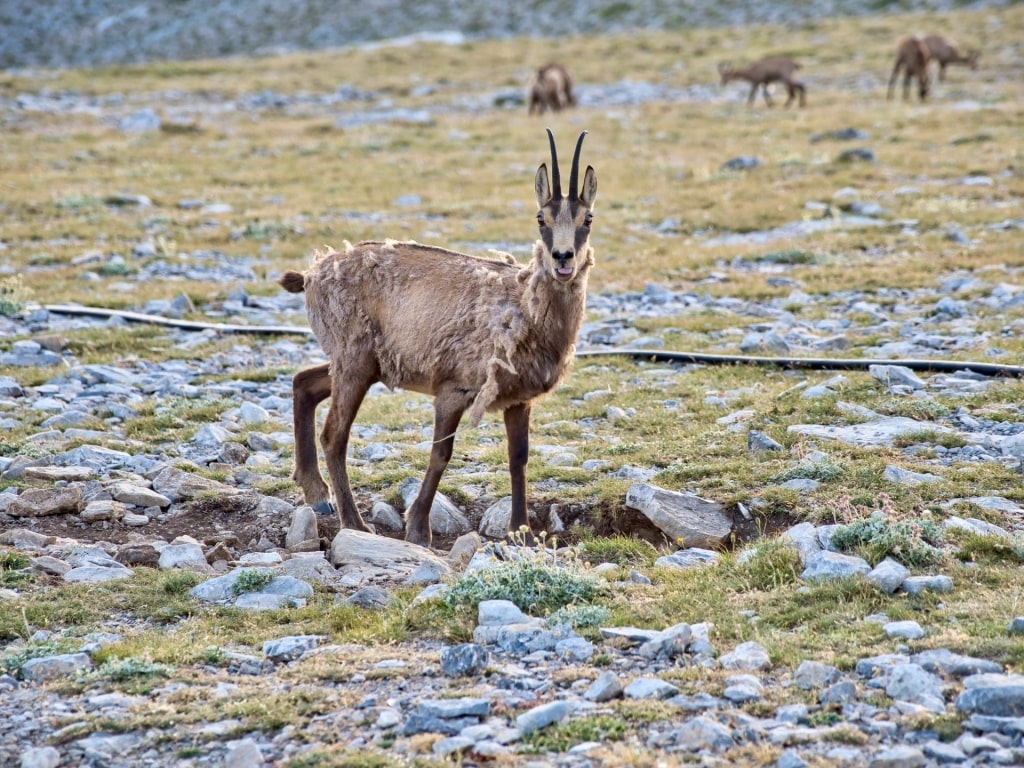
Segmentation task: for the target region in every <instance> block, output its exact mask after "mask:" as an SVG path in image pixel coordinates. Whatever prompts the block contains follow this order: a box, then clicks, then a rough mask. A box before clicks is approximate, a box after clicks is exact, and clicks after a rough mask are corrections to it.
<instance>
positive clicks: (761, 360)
mask: <svg viewBox="0 0 1024 768" xmlns="http://www.w3.org/2000/svg"><path fill="white" fill-rule="evenodd" d="M44 309H46V310H47V311H48V312H53V313H54V314H57V315H80V316H87V317H108V318H109V317H120V318H122V319H124V320H128V321H130V322H135V323H149V324H150V325H163V326H167V327H170V328H181V329H184V330H187V331H208V330H213V331H218V332H219V333H250V334H276V335H301V336H312V335H313V332H312V331H311V330H310V329H309V328H306V327H303V326H299V325H234V324H231V323H200V322H195V321H192V320H178V319H175V318H170V317H163V316H161V315H148V314H144V313H142V312H129V311H127V310H122V309H107V308H105V307H86V306H80V305H77V304H47V305H45V306H44ZM576 357H581V358H595V357H630V358H633V359H635V360H646V361H648V362H651V363H700V364H703V365H764V366H769V365H770V366H775V367H777V368H808V369H812V370H824V371H864V370H867V369H868V368H869V367H870V366H872V365H901V366H903V367H905V368H909V369H910V370H912V371H922V372H928V373H955V372H957V371H970V372H972V373H977V374H980V375H982V376H1006V377H1015V378H1024V366H1019V365H1000V364H998V363H978V362H971V361H969V360H913V359H911V360H873V359H862V358H845V359H844V358H832V357H761V356H750V355H716V354H710V353H704V352H670V351H658V350H650V349H630V348H628V347H625V348H621V349H600V350H583V351H578V352H577V353H576Z"/></svg>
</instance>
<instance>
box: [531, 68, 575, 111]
mask: <svg viewBox="0 0 1024 768" xmlns="http://www.w3.org/2000/svg"><path fill="white" fill-rule="evenodd" d="M527 103H528V105H529V109H528V111H529V114H531V115H533V114H538V115H540V114H543V113H544V112H546V111H547V110H551V111H552V112H560V111H562V110H563V109H567V108H568V107H575V106H576V95H575V94H574V93H573V80H572V75H570V74H569V70H567V69H566V68H565V67H564V66H563V65H561V64H559V63H558V62H556V61H552V62H550V63H548V64H545V65H544V66H543V67H541V68H540V69H538V70H537V71H536V72H535V73H534V75H533V79H532V80H531V81H530V91H529V95H528V98H527Z"/></svg>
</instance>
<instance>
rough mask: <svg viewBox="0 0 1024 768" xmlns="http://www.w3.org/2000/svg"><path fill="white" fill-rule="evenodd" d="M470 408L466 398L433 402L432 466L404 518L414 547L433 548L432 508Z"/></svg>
mask: <svg viewBox="0 0 1024 768" xmlns="http://www.w3.org/2000/svg"><path fill="white" fill-rule="evenodd" d="M468 405H469V402H468V401H467V399H466V397H465V395H457V394H454V393H441V392H439V393H438V394H437V395H436V397H435V398H434V446H433V448H431V450H430V464H429V465H428V466H427V473H426V474H425V475H424V476H423V483H422V484H421V485H420V492H419V493H418V494H417V495H416V500H415V501H413V503H412V504H411V505H410V506H409V509H408V511H407V512H406V515H405V539H406V541H409V542H412V543H413V544H419V545H420V546H422V547H429V546H430V541H431V532H430V508H431V507H432V506H433V505H434V495H435V494H436V493H437V486H438V484H439V483H440V482H441V475H443V474H444V470H445V469H446V468H447V466H448V462H449V461H451V458H452V451H453V450H454V447H455V431H456V430H457V429H458V427H459V419H461V418H462V414H463V413H464V412H465V410H466V408H467V407H468Z"/></svg>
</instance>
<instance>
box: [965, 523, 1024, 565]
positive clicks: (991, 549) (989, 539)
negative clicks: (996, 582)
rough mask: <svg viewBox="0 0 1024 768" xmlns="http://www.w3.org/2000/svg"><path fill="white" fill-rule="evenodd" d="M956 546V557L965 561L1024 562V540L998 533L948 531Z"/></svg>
mask: <svg viewBox="0 0 1024 768" xmlns="http://www.w3.org/2000/svg"><path fill="white" fill-rule="evenodd" d="M946 535H947V537H948V538H949V539H950V540H951V541H952V543H953V544H954V545H955V546H956V557H957V559H958V560H961V561H962V562H965V563H986V564H989V565H996V564H1004V563H1005V564H1018V565H1019V564H1020V563H1024V542H1021V541H1020V540H1019V539H1017V540H1010V539H1006V538H1004V537H1002V536H999V535H996V534H980V533H973V532H971V531H964V530H959V529H956V528H953V529H950V530H948V531H947V532H946Z"/></svg>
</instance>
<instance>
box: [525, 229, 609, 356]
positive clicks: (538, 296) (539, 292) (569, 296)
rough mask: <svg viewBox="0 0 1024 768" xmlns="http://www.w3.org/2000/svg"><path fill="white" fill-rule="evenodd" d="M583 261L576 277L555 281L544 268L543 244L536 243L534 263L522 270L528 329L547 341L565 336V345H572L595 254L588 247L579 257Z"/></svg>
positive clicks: (581, 315)
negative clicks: (531, 328) (562, 333)
mask: <svg viewBox="0 0 1024 768" xmlns="http://www.w3.org/2000/svg"><path fill="white" fill-rule="evenodd" d="M581 258H582V260H583V262H582V264H580V268H579V270H578V271H577V273H576V277H575V278H573V279H572V280H571V281H569V282H567V283H563V282H561V281H559V280H556V279H555V278H554V276H553V275H552V274H551V273H550V271H548V268H547V267H546V266H545V264H544V244H543V243H542V242H541V241H540V240H538V241H537V242H536V243H535V244H534V246H533V260H532V261H531V262H530V264H529V265H528V266H527V267H526V268H525V269H524V270H523V272H522V274H521V275H520V280H521V281H522V282H523V283H524V285H523V294H522V300H521V304H522V308H523V314H524V316H525V317H526V319H527V322H529V323H530V325H532V326H534V327H535V328H538V329H540V330H541V335H542V336H545V337H547V338H554V337H558V336H559V331H560V330H561V331H563V332H564V333H565V334H566V337H567V338H566V339H565V340H564V341H565V343H568V344H575V342H576V335H577V334H578V333H579V329H580V326H581V325H582V323H583V314H584V309H585V306H586V301H587V280H588V279H589V277H590V268H591V267H592V266H593V264H594V251H593V249H592V248H591V247H590V246H589V245H587V248H586V251H585V252H584V253H583V254H581Z"/></svg>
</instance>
